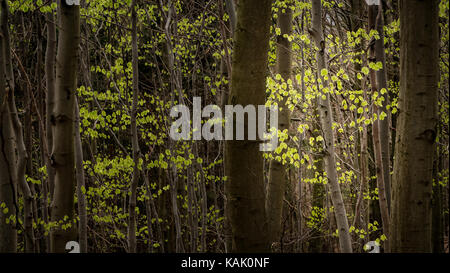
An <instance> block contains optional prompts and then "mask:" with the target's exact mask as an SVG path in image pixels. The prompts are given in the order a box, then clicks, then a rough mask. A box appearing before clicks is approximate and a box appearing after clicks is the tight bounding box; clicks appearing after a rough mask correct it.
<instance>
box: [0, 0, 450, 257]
mask: <svg viewBox="0 0 450 273" xmlns="http://www.w3.org/2000/svg"><path fill="white" fill-rule="evenodd" d="M57 2H58V3H56V1H55V2H54V1H51V0H37V1H31V0H10V1H7V0H1V1H0V3H1V9H0V11H1V17H0V18H1V20H0V25H1V35H0V39H1V43H0V120H1V123H0V124H1V128H0V133H1V134H0V140H1V141H0V206H1V210H0V252H64V251H65V245H66V243H67V242H68V241H77V242H79V244H80V250H81V252H149V253H155V252H164V253H165V252H267V251H272V252H299V253H305V252H366V250H365V249H364V245H365V244H366V243H367V242H369V241H376V242H377V243H379V244H380V245H381V251H383V252H448V235H449V221H448V219H449V184H448V177H449V171H448V163H449V154H448V153H449V150H448V145H449V139H448V133H449V132H448V122H449V105H448V103H449V94H448V88H449V27H448V21H449V16H448V12H449V1H448V0H440V1H437V0H429V1H419V0H398V1H397V0H383V1H381V5H370V6H369V5H368V4H367V3H366V1H363V0H340V1H325V0H324V1H320V0H312V1H307V0H305V1H292V0H284V1H282V0H275V1H269V0H235V1H233V0H209V1H208V0H159V1H158V0H127V1H111V0H86V1H80V2H81V5H80V6H76V5H67V4H66V2H65V1H62V3H61V1H57ZM372 2H376V1H372ZM194 96H198V97H201V99H202V105H203V106H204V105H207V104H216V105H219V106H220V107H224V105H225V104H232V105H236V104H242V105H247V104H253V105H260V104H266V105H267V106H269V105H272V104H277V105H278V106H279V109H280V112H279V130H280V131H279V133H278V136H279V146H278V148H277V149H276V150H275V151H274V152H264V153H263V152H259V150H258V142H255V141H253V142H252V141H215V140H213V141H205V140H199V141H194V140H187V141H174V140H172V139H171V138H170V137H169V129H170V125H171V124H172V122H173V118H171V117H170V115H169V113H170V109H171V107H172V106H174V105H177V104H180V103H182V104H185V105H188V106H189V108H191V109H192V100H193V97H194Z"/></svg>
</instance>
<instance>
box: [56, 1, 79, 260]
mask: <svg viewBox="0 0 450 273" xmlns="http://www.w3.org/2000/svg"><path fill="white" fill-rule="evenodd" d="M58 4H59V5H58V12H59V13H58V14H59V36H58V53H57V56H56V60H57V61H56V90H55V108H54V110H53V113H52V115H51V122H52V129H53V150H52V156H51V159H52V166H53V167H54V169H55V190H54V196H53V202H52V208H51V214H52V217H51V220H52V222H55V221H60V220H62V221H63V223H64V224H67V223H70V224H71V226H70V227H67V228H65V229H64V228H62V227H61V226H59V227H57V228H55V229H54V230H53V231H52V233H51V236H50V241H51V252H65V245H66V243H67V242H68V241H72V240H74V239H75V238H76V232H75V227H74V223H73V218H74V193H75V185H76V180H75V162H74V161H75V158H74V157H75V155H74V134H73V133H74V126H73V121H74V118H75V117H74V109H75V108H74V106H75V104H74V103H75V90H76V73H77V59H78V54H77V52H78V44H79V40H80V7H79V6H77V5H72V6H68V5H67V4H66V2H65V1H60V2H59V3H58ZM65 217H66V219H65V220H64V218H65Z"/></svg>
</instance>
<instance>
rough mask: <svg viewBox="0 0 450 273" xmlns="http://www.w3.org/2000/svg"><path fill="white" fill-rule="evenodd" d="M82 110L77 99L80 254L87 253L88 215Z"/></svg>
mask: <svg viewBox="0 0 450 273" xmlns="http://www.w3.org/2000/svg"><path fill="white" fill-rule="evenodd" d="M80 122H81V120H80V109H79V106H78V99H75V124H74V126H75V128H74V130H75V165H76V177H77V200H78V217H79V218H80V221H79V223H78V237H79V244H80V252H81V253H87V214H86V195H85V194H84V191H83V189H86V188H85V178H84V168H83V147H82V142H81V135H80Z"/></svg>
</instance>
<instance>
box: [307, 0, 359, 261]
mask: <svg viewBox="0 0 450 273" xmlns="http://www.w3.org/2000/svg"><path fill="white" fill-rule="evenodd" d="M311 21H312V30H311V34H312V37H313V39H314V41H315V44H316V46H317V47H318V48H319V51H318V52H317V66H318V67H317V68H318V75H321V71H322V70H323V69H327V66H326V61H325V57H326V54H325V40H324V38H323V30H322V6H321V2H320V0H312V19H311ZM321 79H322V84H323V86H324V87H327V82H326V81H324V78H323V77H321ZM318 91H319V92H322V90H318ZM324 95H325V97H326V98H325V100H324V99H323V98H322V94H319V95H318V98H317V100H318V106H319V115H320V124H321V126H322V131H323V138H324V142H325V148H324V149H325V156H324V160H325V166H326V172H327V177H328V180H329V183H330V189H331V200H332V202H333V206H334V214H335V217H336V224H337V228H338V231H339V246H340V250H341V252H345V253H351V252H352V242H351V237H350V233H349V226H348V219H347V213H346V211H345V205H344V200H343V199H342V194H341V189H340V186H339V181H338V176H337V171H336V159H335V150H334V136H333V130H332V124H333V112H332V109H331V104H330V94H329V93H326V94H324Z"/></svg>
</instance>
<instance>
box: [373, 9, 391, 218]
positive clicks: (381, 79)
mask: <svg viewBox="0 0 450 273" xmlns="http://www.w3.org/2000/svg"><path fill="white" fill-rule="evenodd" d="M382 3H383V1H380V5H378V11H377V14H376V21H375V29H376V30H377V31H378V35H379V36H380V39H378V40H376V41H375V58H376V61H377V62H381V63H382V65H383V67H382V68H381V69H379V70H378V71H377V72H376V76H377V87H378V88H377V90H378V95H379V96H382V97H383V99H384V101H383V104H382V106H380V108H378V111H377V115H378V117H380V114H381V113H382V112H384V113H385V114H386V117H385V118H384V119H383V120H381V119H379V121H378V124H379V125H378V126H379V132H380V148H381V163H382V165H383V180H384V188H385V195H386V201H387V208H388V210H389V209H390V206H391V174H390V173H391V164H390V162H391V155H390V145H389V141H390V128H389V127H390V124H391V114H390V111H388V109H386V106H387V105H389V95H388V94H389V92H388V83H387V72H386V71H387V69H386V56H385V55H386V54H385V49H384V29H383V28H384V17H383V5H382ZM373 12H374V13H375V10H374V11H373ZM374 16H375V15H374ZM383 89H384V90H385V91H386V92H383V94H382V93H381V90H383Z"/></svg>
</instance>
